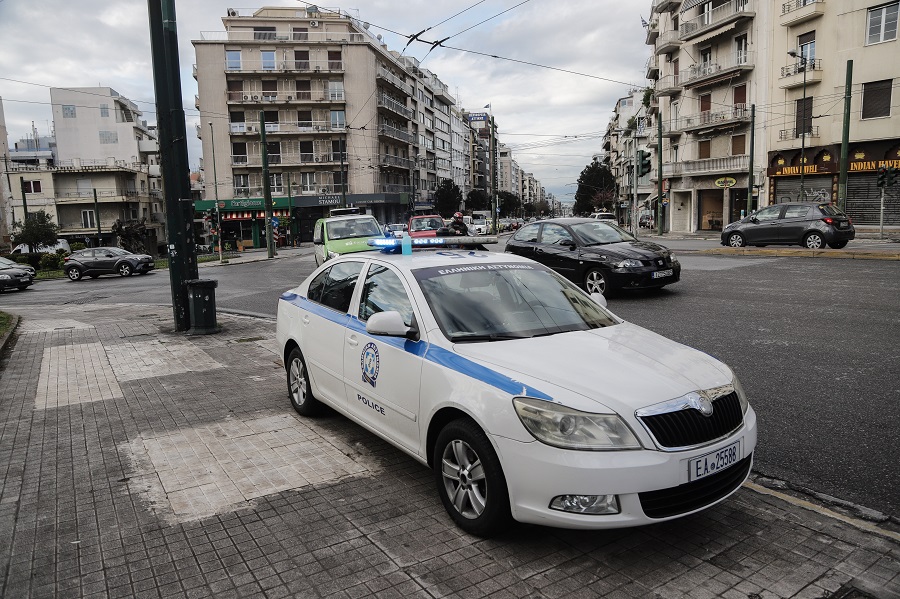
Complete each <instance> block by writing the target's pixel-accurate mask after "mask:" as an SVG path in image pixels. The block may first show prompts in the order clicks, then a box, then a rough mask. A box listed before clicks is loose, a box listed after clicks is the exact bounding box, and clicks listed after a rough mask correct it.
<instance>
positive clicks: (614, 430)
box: [513, 397, 641, 451]
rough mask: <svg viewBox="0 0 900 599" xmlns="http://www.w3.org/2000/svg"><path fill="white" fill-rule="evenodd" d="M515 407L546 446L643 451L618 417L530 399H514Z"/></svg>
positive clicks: (529, 429) (530, 430) (520, 417)
mask: <svg viewBox="0 0 900 599" xmlns="http://www.w3.org/2000/svg"><path fill="white" fill-rule="evenodd" d="M513 405H514V406H515V408H516V414H518V415H519V420H521V421H522V424H523V425H524V426H525V428H526V429H528V432H529V433H531V434H532V435H534V438H535V439H537V440H538V441H541V442H542V443H546V444H547V445H552V446H554V447H561V448H563V449H579V450H583V451H602V450H608V449H639V448H640V447H641V444H640V443H639V442H638V440H637V438H636V437H635V436H634V433H632V432H631V429H629V428H628V425H627V424H625V421H624V420H622V419H621V418H620V417H619V416H617V415H616V414H592V413H590V412H580V411H578V410H573V409H572V408H567V407H565V406H561V405H559V404H555V403H551V402H549V401H544V400H542V399H533V398H530V397H516V398H513Z"/></svg>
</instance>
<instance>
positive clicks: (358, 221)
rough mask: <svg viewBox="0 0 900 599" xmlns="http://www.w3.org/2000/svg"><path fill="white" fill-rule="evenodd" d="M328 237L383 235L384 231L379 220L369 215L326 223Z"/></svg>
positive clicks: (331, 238)
mask: <svg viewBox="0 0 900 599" xmlns="http://www.w3.org/2000/svg"><path fill="white" fill-rule="evenodd" d="M325 227H326V229H327V233H328V239H329V240H330V241H333V240H335V239H353V238H355V237H381V236H382V235H384V232H383V231H382V230H381V227H380V226H379V225H378V221H377V220H375V219H374V218H372V217H371V216H367V217H365V218H342V219H340V220H336V221H332V222H330V223H326V224H325Z"/></svg>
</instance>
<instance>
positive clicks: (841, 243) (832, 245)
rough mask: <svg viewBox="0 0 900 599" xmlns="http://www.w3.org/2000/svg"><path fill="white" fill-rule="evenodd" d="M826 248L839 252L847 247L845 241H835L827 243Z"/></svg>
mask: <svg viewBox="0 0 900 599" xmlns="http://www.w3.org/2000/svg"><path fill="white" fill-rule="evenodd" d="M828 247H830V248H831V249H833V250H840V249H843V248H845V247H847V241H846V240H845V241H835V242H833V243H829V244H828Z"/></svg>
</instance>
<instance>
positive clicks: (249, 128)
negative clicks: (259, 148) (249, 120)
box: [247, 125, 256, 133]
mask: <svg viewBox="0 0 900 599" xmlns="http://www.w3.org/2000/svg"><path fill="white" fill-rule="evenodd" d="M254 131H256V128H255V127H254V126H253V125H247V133H253V132H254Z"/></svg>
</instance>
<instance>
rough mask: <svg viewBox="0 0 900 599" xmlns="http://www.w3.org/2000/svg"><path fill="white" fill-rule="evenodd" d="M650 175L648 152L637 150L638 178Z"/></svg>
mask: <svg viewBox="0 0 900 599" xmlns="http://www.w3.org/2000/svg"><path fill="white" fill-rule="evenodd" d="M649 173H650V152H645V151H643V150H638V176H639V177H643V176H644V175H647V174H649Z"/></svg>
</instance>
